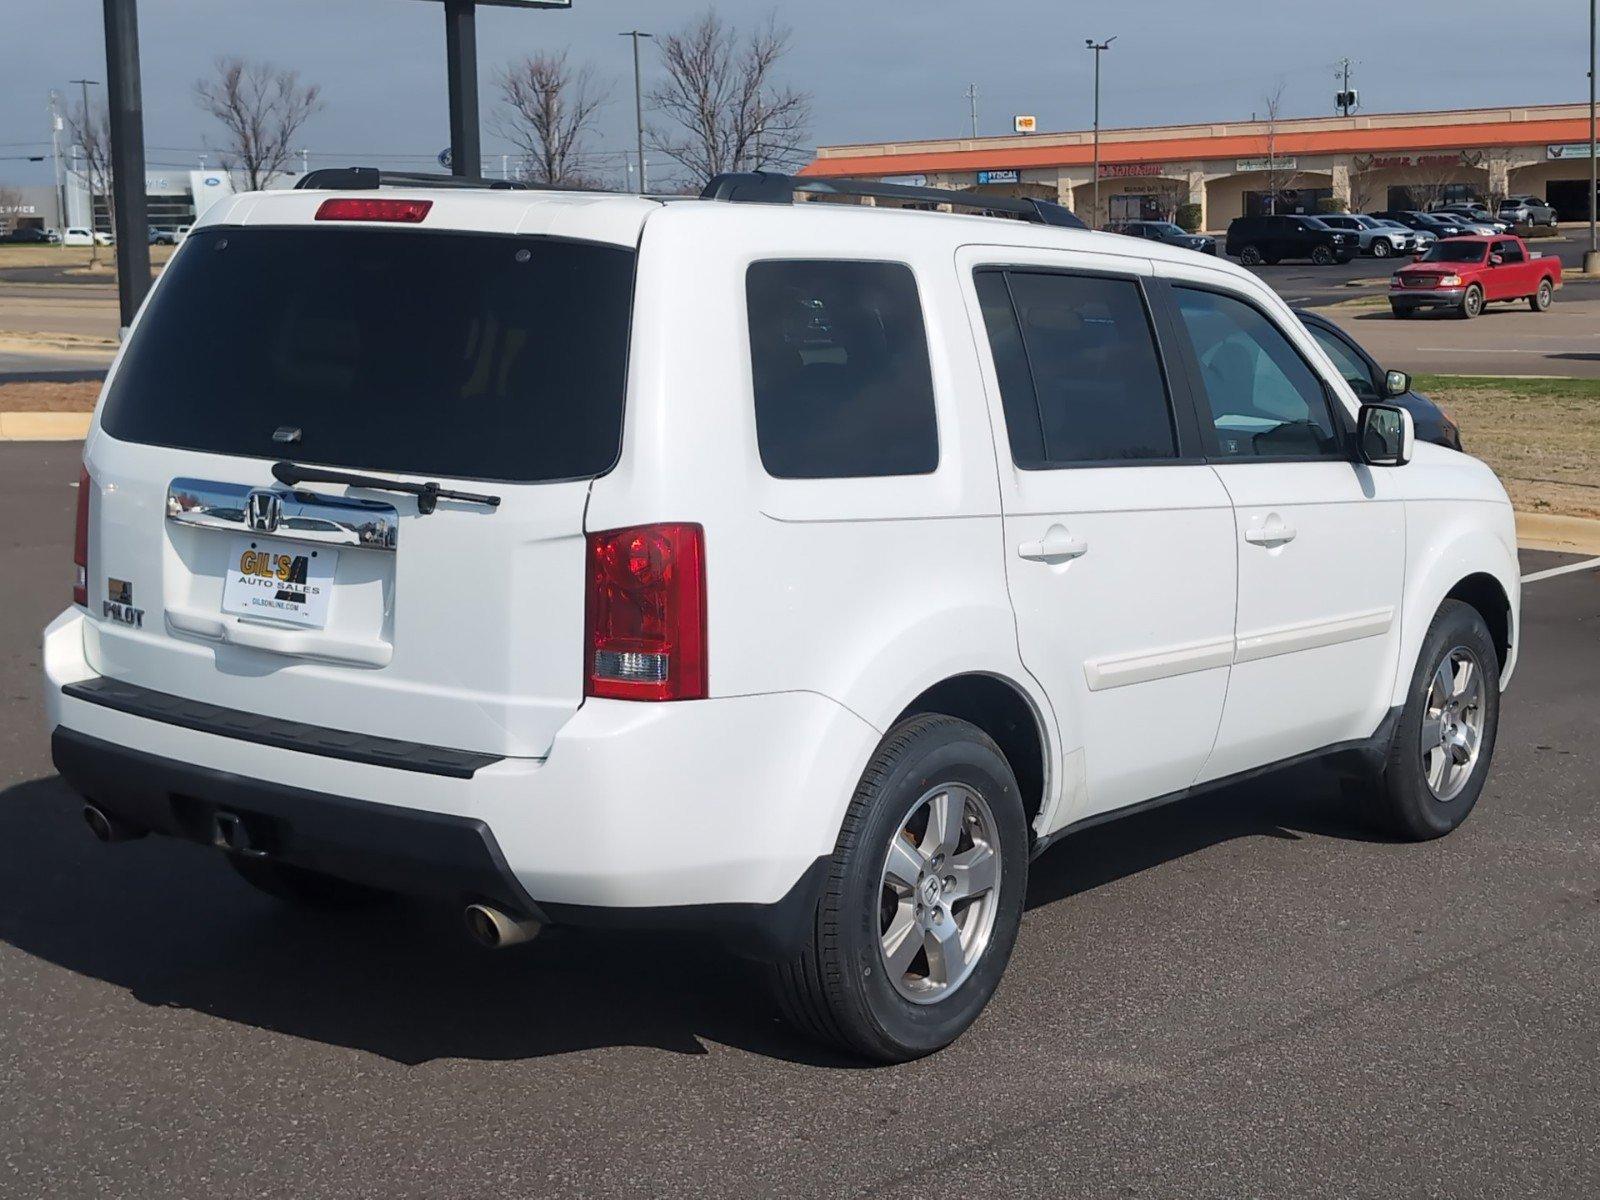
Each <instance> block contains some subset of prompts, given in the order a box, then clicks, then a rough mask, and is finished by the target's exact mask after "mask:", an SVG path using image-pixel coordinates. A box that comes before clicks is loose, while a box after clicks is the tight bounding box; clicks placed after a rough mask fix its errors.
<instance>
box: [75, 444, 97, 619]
mask: <svg viewBox="0 0 1600 1200" xmlns="http://www.w3.org/2000/svg"><path fill="white" fill-rule="evenodd" d="M93 487H94V482H93V481H92V480H91V479H90V478H89V468H88V467H79V468H78V523H77V527H76V528H75V529H74V530H73V533H72V563H73V567H74V575H73V582H72V602H73V603H74V604H81V605H83V606H84V607H85V608H87V607H89V491H90V489H91V488H93Z"/></svg>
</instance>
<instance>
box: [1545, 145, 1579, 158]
mask: <svg viewBox="0 0 1600 1200" xmlns="http://www.w3.org/2000/svg"><path fill="white" fill-rule="evenodd" d="M1544 152H1545V154H1546V156H1548V157H1550V158H1588V157H1589V143H1588V142H1563V143H1561V145H1559V146H1546V147H1545V148H1544Z"/></svg>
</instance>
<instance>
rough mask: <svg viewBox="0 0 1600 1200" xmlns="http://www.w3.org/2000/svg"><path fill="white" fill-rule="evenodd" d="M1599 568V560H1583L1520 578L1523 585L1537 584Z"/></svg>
mask: <svg viewBox="0 0 1600 1200" xmlns="http://www.w3.org/2000/svg"><path fill="white" fill-rule="evenodd" d="M1596 567H1600V558H1590V559H1585V560H1584V561H1583V562H1575V563H1568V564H1567V565H1566V566H1564V567H1551V568H1550V569H1549V570H1548V571H1535V572H1533V573H1532V574H1531V575H1524V576H1523V577H1522V582H1523V583H1538V582H1539V581H1540V580H1541V579H1554V578H1555V577H1556V576H1557V575H1571V574H1573V573H1575V572H1577V571H1592V570H1594V569H1595V568H1596Z"/></svg>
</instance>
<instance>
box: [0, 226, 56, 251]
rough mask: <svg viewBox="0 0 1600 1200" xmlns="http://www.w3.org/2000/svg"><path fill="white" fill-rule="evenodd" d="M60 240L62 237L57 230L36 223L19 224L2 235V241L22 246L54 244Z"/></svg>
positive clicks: (0, 238)
mask: <svg viewBox="0 0 1600 1200" xmlns="http://www.w3.org/2000/svg"><path fill="white" fill-rule="evenodd" d="M59 240H60V237H59V236H58V235H57V234H56V232H55V230H53V229H40V228H38V227H37V226H35V225H18V226H17V227H16V228H15V229H12V230H11V231H10V232H9V233H7V234H6V235H5V236H4V237H0V241H3V242H11V243H13V244H14V245H21V246H47V245H54V244H55V243H56V242H58V241H59Z"/></svg>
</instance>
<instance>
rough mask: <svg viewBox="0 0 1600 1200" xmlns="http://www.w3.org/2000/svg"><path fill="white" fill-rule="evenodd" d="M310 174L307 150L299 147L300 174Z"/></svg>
mask: <svg viewBox="0 0 1600 1200" xmlns="http://www.w3.org/2000/svg"><path fill="white" fill-rule="evenodd" d="M310 173H311V164H310V162H309V161H308V152H307V150H306V148H305V147H304V146H301V147H300V174H302V175H308V174H310Z"/></svg>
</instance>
